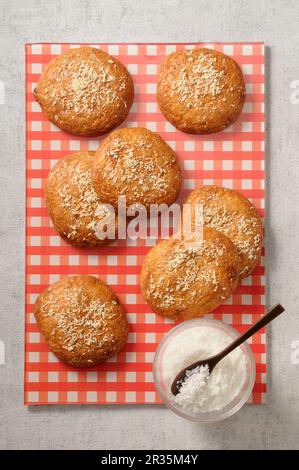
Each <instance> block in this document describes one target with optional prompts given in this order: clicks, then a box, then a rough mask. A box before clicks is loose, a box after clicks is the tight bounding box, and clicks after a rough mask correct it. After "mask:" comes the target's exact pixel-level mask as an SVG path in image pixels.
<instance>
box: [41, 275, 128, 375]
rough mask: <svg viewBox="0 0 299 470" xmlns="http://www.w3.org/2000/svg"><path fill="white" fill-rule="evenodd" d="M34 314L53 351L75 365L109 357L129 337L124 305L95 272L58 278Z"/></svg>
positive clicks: (91, 363) (83, 365)
mask: <svg viewBox="0 0 299 470" xmlns="http://www.w3.org/2000/svg"><path fill="white" fill-rule="evenodd" d="M34 315H35V318H36V321H37V324H38V326H39V328H40V330H41V332H42V334H43V335H44V337H45V340H46V342H47V344H48V346H49V348H50V349H51V351H52V352H53V353H54V354H55V355H56V356H57V357H58V358H59V359H60V360H61V361H63V362H66V363H67V364H70V365H72V366H76V367H90V366H94V365H96V364H99V363H100V362H103V361H106V360H107V359H108V358H109V357H111V356H114V355H115V354H116V353H118V352H119V351H120V350H121V349H122V348H123V346H124V345H125V343H126V341H127V336H128V330H129V328H128V323H127V319H126V315H125V312H124V309H123V307H122V306H121V305H120V303H119V301H118V299H117V297H116V295H115V293H114V292H113V291H112V289H110V287H109V286H107V285H106V284H105V282H103V281H101V280H99V279H97V278H95V277H93V276H70V277H66V278H64V279H61V280H60V281H58V282H56V283H55V284H53V285H52V286H50V287H49V288H48V289H47V290H45V291H44V292H43V293H42V294H40V295H39V297H38V298H37V300H36V303H35V307H34Z"/></svg>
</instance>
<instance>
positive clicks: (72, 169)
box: [45, 152, 117, 247]
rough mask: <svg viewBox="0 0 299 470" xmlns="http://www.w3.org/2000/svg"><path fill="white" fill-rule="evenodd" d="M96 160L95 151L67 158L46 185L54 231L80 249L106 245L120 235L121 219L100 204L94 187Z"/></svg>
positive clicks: (51, 172)
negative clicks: (118, 229)
mask: <svg viewBox="0 0 299 470" xmlns="http://www.w3.org/2000/svg"><path fill="white" fill-rule="evenodd" d="M93 160H94V152H78V153H74V154H70V155H67V156H65V157H64V158H62V159H61V160H59V161H58V162H57V163H56V165H55V166H54V167H53V168H52V170H51V171H50V172H49V175H48V178H47V181H46V186H45V198H46V205H47V208H48V212H49V215H50V218H51V220H52V222H53V225H54V228H55V229H56V230H57V232H58V233H59V235H60V236H61V237H62V238H63V239H64V240H66V241H67V242H68V243H70V244H71V245H74V246H79V247H93V246H102V245H105V244H107V243H109V242H111V241H113V240H114V239H115V238H116V233H117V217H116V216H115V214H114V212H110V211H109V208H107V206H105V204H102V203H101V202H100V200H99V198H98V196H97V194H96V192H95V190H94V188H93V186H92V177H91V170H92V164H93ZM104 222H105V223H104ZM101 229H103V237H102V238H101V234H100V230H101ZM109 230H111V235H110V239H109V237H108V234H109ZM106 234H107V235H106ZM105 235H106V238H104V237H105Z"/></svg>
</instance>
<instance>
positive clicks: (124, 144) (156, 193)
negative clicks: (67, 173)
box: [93, 128, 182, 209]
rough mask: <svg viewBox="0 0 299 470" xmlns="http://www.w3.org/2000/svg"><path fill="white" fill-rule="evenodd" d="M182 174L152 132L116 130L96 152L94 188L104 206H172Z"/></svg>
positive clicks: (160, 141) (172, 155)
mask: <svg viewBox="0 0 299 470" xmlns="http://www.w3.org/2000/svg"><path fill="white" fill-rule="evenodd" d="M181 180H182V177H181V170H180V167H179V163H178V159H177V156H176V154H175V152H174V151H173V150H172V149H171V148H170V147H169V145H168V144H167V143H166V142H165V141H164V140H163V139H162V138H161V137H160V136H159V135H158V134H156V133H155V132H152V131H149V130H148V129H144V128H129V129H125V128H123V129H117V130H116V131H114V132H112V133H111V134H110V135H109V136H108V137H106V138H105V139H104V141H103V142H102V144H101V145H100V147H99V149H98V150H97V152H96V155H95V159H94V165H93V185H94V188H95V190H96V192H97V194H98V196H99V198H100V199H101V201H103V202H105V203H109V204H111V205H113V206H115V207H116V206H117V203H118V196H125V197H126V203H127V206H130V205H132V204H142V205H143V206H145V207H146V209H149V206H150V204H162V203H165V204H168V205H170V204H172V203H173V202H174V201H175V200H176V198H177V196H178V193H179V191H180V187H181Z"/></svg>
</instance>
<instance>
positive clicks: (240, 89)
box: [158, 48, 245, 134]
mask: <svg viewBox="0 0 299 470" xmlns="http://www.w3.org/2000/svg"><path fill="white" fill-rule="evenodd" d="M244 100H245V84H244V79H243V75H242V72H241V69H240V67H239V65H238V64H237V63H236V62H235V61H234V60H233V59H232V58H231V57H228V56H227V55H225V54H223V53H222V52H218V51H215V50H213V49H204V48H202V49H192V50H181V51H176V52H173V53H172V54H170V55H168V56H167V57H166V59H165V61H164V62H163V64H162V66H161V70H160V76H159V82H158V103H159V106H160V109H161V111H162V113H163V114H164V116H165V118H166V119H167V120H168V121H170V122H171V123H172V124H173V125H174V126H175V127H177V128H178V129H179V130H181V131H183V132H187V133H192V134H209V133H212V132H219V131H222V130H223V129H225V128H226V127H228V126H230V125H231V124H232V123H233V122H234V121H235V120H236V119H237V118H238V116H239V114H240V113H241V111H242V107H243V104H244Z"/></svg>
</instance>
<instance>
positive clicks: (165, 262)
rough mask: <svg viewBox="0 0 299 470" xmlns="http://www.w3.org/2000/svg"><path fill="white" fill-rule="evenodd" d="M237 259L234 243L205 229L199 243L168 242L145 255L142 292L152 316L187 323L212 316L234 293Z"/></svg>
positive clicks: (189, 240) (186, 240)
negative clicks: (185, 321)
mask: <svg viewBox="0 0 299 470" xmlns="http://www.w3.org/2000/svg"><path fill="white" fill-rule="evenodd" d="M238 261H239V260H238V255H237V251H236V249H235V246H234V245H233V243H232V242H231V241H230V240H229V238H227V237H226V236H225V235H223V234H221V233H219V232H217V231H216V230H214V229H212V228H209V227H204V228H203V237H202V242H201V243H200V240H197V239H196V237H195V239H185V238H182V239H177V238H173V237H172V238H169V239H167V240H163V241H161V242H160V243H158V244H157V245H156V246H155V247H154V248H152V249H151V250H150V251H149V253H148V254H147V255H146V257H145V259H144V262H143V265H142V270H141V292H142V295H143V297H144V298H145V300H146V302H147V303H148V304H149V305H150V307H151V308H152V309H153V311H154V312H156V313H159V314H161V315H163V316H166V317H169V318H171V319H173V320H186V319H188V318H193V317H200V316H202V315H204V314H206V313H209V312H211V311H212V310H214V309H215V308H216V307H218V306H219V305H220V304H221V303H223V302H224V301H225V300H226V299H227V298H228V297H229V296H230V295H231V294H232V292H233V291H234V289H235V287H236V286H237V282H238V269H239V267H238Z"/></svg>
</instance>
